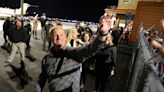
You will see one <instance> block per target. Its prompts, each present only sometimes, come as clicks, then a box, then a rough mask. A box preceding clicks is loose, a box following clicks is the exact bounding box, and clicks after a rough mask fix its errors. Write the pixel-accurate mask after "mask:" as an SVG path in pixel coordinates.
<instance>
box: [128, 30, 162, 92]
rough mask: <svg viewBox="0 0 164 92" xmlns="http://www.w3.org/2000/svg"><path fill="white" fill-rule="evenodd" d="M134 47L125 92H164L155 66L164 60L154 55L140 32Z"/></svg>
mask: <svg viewBox="0 0 164 92" xmlns="http://www.w3.org/2000/svg"><path fill="white" fill-rule="evenodd" d="M135 45H136V46H135V48H134V53H133V57H132V68H131V70H130V71H131V72H130V73H131V74H130V77H129V81H128V86H127V88H126V92H164V86H163V85H162V82H161V78H160V76H159V72H158V69H157V67H156V66H155V64H158V63H161V61H164V59H163V58H162V57H161V55H159V54H157V53H154V49H153V48H152V47H151V46H150V43H149V42H148V40H147V39H146V38H145V36H144V33H142V32H140V30H139V31H138V36H137V41H136V44H135Z"/></svg>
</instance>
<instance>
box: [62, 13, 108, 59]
mask: <svg viewBox="0 0 164 92" xmlns="http://www.w3.org/2000/svg"><path fill="white" fill-rule="evenodd" d="M109 18H110V17H108V16H107V15H103V16H101V18H100V21H99V30H98V32H99V34H98V36H97V37H96V39H95V40H93V42H91V43H90V44H89V45H86V46H83V47H80V48H76V49H62V50H61V53H62V54H63V55H64V56H65V57H68V58H72V59H75V60H76V61H78V62H81V61H82V60H83V59H84V58H87V57H89V56H91V55H92V54H94V53H95V52H97V51H98V50H99V49H101V48H102V47H104V45H105V40H106V38H107V34H108V31H109V30H110V28H111V25H110V22H111V21H109V20H110V19H109ZM59 51H60V50H59Z"/></svg>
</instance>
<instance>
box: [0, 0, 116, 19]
mask: <svg viewBox="0 0 164 92" xmlns="http://www.w3.org/2000/svg"><path fill="white" fill-rule="evenodd" d="M25 2H26V3H29V4H32V5H38V6H39V7H38V8H32V7H31V8H29V9H28V12H29V13H32V12H34V11H36V12H37V13H39V14H42V13H46V15H47V16H48V17H57V18H68V19H76V20H84V21H94V22H97V21H98V19H99V17H100V16H101V15H102V14H103V13H104V8H106V7H107V6H108V5H117V3H118V0H25ZM0 6H1V7H11V8H18V7H20V0H0Z"/></svg>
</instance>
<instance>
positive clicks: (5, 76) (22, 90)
mask: <svg viewBox="0 0 164 92" xmlns="http://www.w3.org/2000/svg"><path fill="white" fill-rule="evenodd" d="M3 42H4V41H3V38H2V31H0V46H2V45H3ZM31 46H32V53H33V54H34V55H35V56H36V58H37V60H36V61H35V62H31V61H30V60H29V59H27V58H26V60H25V61H26V62H25V68H26V70H27V72H28V74H29V76H30V78H29V79H32V80H31V81H30V82H29V83H28V84H27V85H25V86H24V87H22V86H21V85H22V82H21V80H20V79H21V78H22V77H21V76H17V75H16V72H15V71H17V73H20V72H19V70H20V69H19V68H20V56H19V54H17V56H16V58H15V59H14V61H13V65H14V66H13V67H11V66H6V65H7V64H6V63H5V62H4V61H5V60H6V58H7V57H8V56H9V54H8V53H7V51H5V50H3V49H2V48H0V90H1V92H34V88H35V85H36V81H37V78H38V75H39V73H40V72H41V70H40V68H41V60H42V58H43V56H44V55H45V54H46V52H45V51H42V41H41V40H34V39H33V38H32V39H31ZM118 48H119V49H118V55H117V63H116V71H115V72H116V74H115V76H112V77H111V78H110V79H111V81H110V82H108V84H107V89H106V92H124V90H125V86H126V80H127V76H128V67H129V66H128V65H129V61H130V58H131V51H132V49H131V48H127V47H125V46H119V47H118ZM18 75H19V74H18ZM94 81H95V77H94V76H93V75H92V74H90V73H88V74H87V83H86V85H85V89H86V90H87V92H94ZM44 92H47V86H46V87H45V89H44Z"/></svg>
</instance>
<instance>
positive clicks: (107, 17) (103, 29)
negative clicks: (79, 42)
mask: <svg viewBox="0 0 164 92" xmlns="http://www.w3.org/2000/svg"><path fill="white" fill-rule="evenodd" d="M112 17H113V14H112V13H108V14H104V15H103V16H101V17H100V20H99V27H100V30H99V33H100V34H101V35H106V34H107V33H108V31H109V30H110V29H111V26H112Z"/></svg>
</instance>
